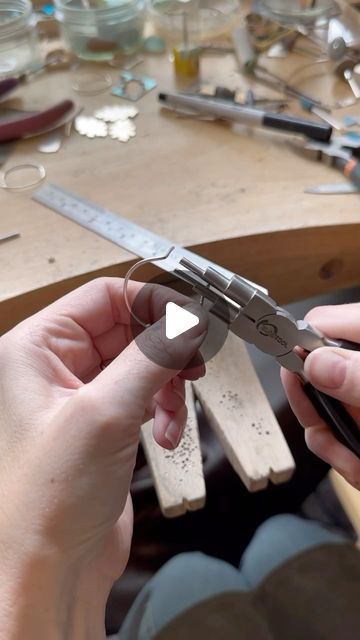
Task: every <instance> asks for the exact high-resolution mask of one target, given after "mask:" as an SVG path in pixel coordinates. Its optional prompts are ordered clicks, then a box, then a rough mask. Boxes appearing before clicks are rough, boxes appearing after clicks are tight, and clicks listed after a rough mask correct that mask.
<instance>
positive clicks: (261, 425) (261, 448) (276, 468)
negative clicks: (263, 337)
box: [194, 333, 295, 491]
mask: <svg viewBox="0 0 360 640" xmlns="http://www.w3.org/2000/svg"><path fill="white" fill-rule="evenodd" d="M206 368H207V374H206V376H205V377H204V378H202V379H201V380H198V381H196V382H195V383H194V388H195V393H196V395H197V396H198V397H199V399H200V401H201V403H202V406H203V409H204V412H205V414H206V416H207V418H208V420H209V423H210V425H211V427H212V428H213V429H214V430H215V432H216V433H217V435H218V438H219V440H220V441H221V443H222V445H223V448H224V451H225V453H226V455H227V457H228V459H229V461H230V463H231V464H232V466H233V467H234V469H235V471H236V472H237V473H238V474H239V476H240V478H241V479H242V481H243V482H244V484H245V485H246V487H247V488H248V489H249V491H257V490H259V489H263V488H265V487H266V486H267V484H268V481H269V480H271V481H272V482H274V483H280V482H285V481H286V480H288V479H289V478H290V477H291V475H292V473H293V471H294V468H295V462H294V459H293V457H292V455H291V452H290V450H289V447H288V445H287V443H286V441H285V438H284V436H283V434H282V431H281V429H280V427H279V424H278V422H277V420H276V418H275V416H274V413H273V411H272V409H271V407H270V404H269V402H268V400H267V398H266V396H265V393H264V391H263V388H262V386H261V384H260V382H259V379H258V377H257V375H256V372H255V370H254V367H253V364H252V362H251V360H250V357H249V355H248V352H247V350H246V347H245V345H244V343H243V342H242V340H240V339H239V338H237V337H236V336H234V335H233V334H231V333H229V335H228V338H227V340H226V343H225V345H224V346H223V348H222V349H221V350H220V351H219V353H218V354H217V355H216V356H215V358H214V359H213V360H211V361H210V362H209V363H207V365H206Z"/></svg>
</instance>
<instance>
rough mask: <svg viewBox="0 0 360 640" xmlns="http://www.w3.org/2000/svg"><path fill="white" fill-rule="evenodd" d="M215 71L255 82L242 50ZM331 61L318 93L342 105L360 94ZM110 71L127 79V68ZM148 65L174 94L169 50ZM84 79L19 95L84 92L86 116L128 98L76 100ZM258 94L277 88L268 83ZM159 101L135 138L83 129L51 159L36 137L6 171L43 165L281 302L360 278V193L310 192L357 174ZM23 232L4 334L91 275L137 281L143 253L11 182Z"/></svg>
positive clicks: (48, 77)
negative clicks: (245, 69) (337, 75)
mask: <svg viewBox="0 0 360 640" xmlns="http://www.w3.org/2000/svg"><path fill="white" fill-rule="evenodd" d="M308 61H309V59H308V58H306V57H304V56H297V57H296V56H294V57H293V58H292V59H291V60H289V59H288V60H285V61H284V60H277V61H272V68H273V69H276V70H277V71H279V72H280V73H282V74H283V75H285V76H286V75H287V76H291V69H292V68H293V66H294V65H295V66H297V67H298V66H299V65H303V64H306V63H307V62H308ZM91 68H93V67H91ZM84 69H86V67H84ZM202 69H203V78H204V80H206V81H209V82H212V83H214V84H221V85H228V86H233V87H235V86H240V87H243V88H246V87H247V86H248V82H247V81H246V80H245V79H243V78H242V77H241V76H240V74H239V73H238V71H237V63H236V61H235V59H234V57H233V56H232V55H226V56H215V55H213V54H212V55H211V56H210V55H209V56H208V57H207V58H204V60H203V67H202ZM314 69H315V71H317V69H316V68H315V67H312V68H310V70H309V73H310V72H311V73H314ZM318 69H319V70H318V71H317V73H318V74H319V75H318V77H317V78H316V79H315V80H314V81H306V82H304V83H303V84H302V87H303V88H304V90H305V89H306V90H307V91H308V92H310V91H311V90H312V91H313V93H315V94H316V95H319V92H324V91H326V92H327V93H328V94H329V95H327V98H328V99H332V98H333V97H335V96H336V97H338V94H339V90H340V91H341V90H342V91H343V92H345V93H346V92H347V89H346V87H342V86H340V85H339V82H340V81H337V82H335V81H332V80H329V79H328V78H327V77H326V76H325V75H324V68H323V66H322V65H320V66H319V67H318ZM81 70H83V67H81ZM99 70H102V68H100V69H99ZM106 71H107V72H109V68H108V67H107V68H106ZM110 72H111V74H112V76H113V78H114V81H116V76H117V73H118V72H117V71H116V70H114V69H110ZM135 72H136V73H138V74H141V73H144V74H146V75H149V76H152V77H154V78H156V79H157V81H158V86H159V87H160V88H162V89H169V88H171V87H172V85H173V80H172V68H171V65H170V63H169V61H168V59H167V57H166V56H164V57H163V58H162V57H157V56H155V57H151V56H148V57H147V58H146V59H145V61H144V63H142V64H141V65H139V66H138V67H136V69H135V70H134V73H135ZM77 73H78V72H76V74H77ZM72 82H73V75H72V74H71V73H69V72H66V71H65V72H52V73H44V74H43V75H40V76H38V77H37V78H35V79H34V80H33V81H31V82H30V83H29V84H27V85H23V86H22V87H21V89H20V90H19V91H18V93H17V95H16V101H15V100H14V101H13V103H14V104H17V105H18V104H19V103H20V102H19V101H21V104H22V106H23V107H24V108H29V109H36V108H37V107H40V106H41V105H45V104H47V105H48V104H51V103H54V102H55V101H56V100H58V99H61V98H67V97H72V98H73V99H75V100H76V101H77V102H78V103H81V104H82V105H84V106H85V113H92V111H93V110H94V109H95V108H97V107H100V106H104V105H108V104H118V103H119V99H118V98H115V97H113V96H111V95H110V94H109V92H107V93H103V94H101V95H98V96H96V97H83V96H79V95H76V94H75V93H74V91H73V89H72ZM256 92H257V94H260V95H262V96H263V95H275V94H271V92H269V90H268V89H265V88H264V87H261V86H260V85H258V86H256ZM156 95H157V90H155V91H153V92H151V93H149V94H148V95H147V96H146V97H144V98H142V99H141V100H140V101H139V102H138V103H137V105H138V107H139V109H140V114H139V116H138V118H137V136H136V138H135V139H133V140H131V141H130V142H128V143H127V144H123V143H120V142H116V141H113V140H110V139H105V140H103V139H97V140H89V139H87V138H83V137H81V136H79V135H78V134H77V133H75V132H73V134H72V136H71V138H70V139H66V140H65V141H64V145H63V147H62V149H61V150H60V152H59V153H57V154H54V155H45V154H41V153H39V152H38V151H37V150H36V144H37V140H36V139H31V140H27V141H22V142H20V143H18V145H17V147H16V149H15V151H14V152H13V154H12V156H11V157H10V158H9V160H8V162H7V164H6V165H5V168H6V167H9V166H11V165H13V164H17V163H19V162H23V161H35V162H41V163H42V164H43V165H44V166H45V167H46V171H47V180H48V181H49V182H54V183H56V184H59V185H62V186H63V187H65V188H67V189H70V190H72V191H74V192H76V193H78V194H80V195H82V196H84V197H86V198H89V199H90V200H93V201H94V202H97V203H99V204H100V205H102V206H104V207H107V208H109V209H111V210H113V211H115V212H119V213H121V214H122V215H123V216H127V217H128V218H130V219H131V220H134V221H136V222H137V223H139V224H141V225H143V226H146V227H148V228H150V229H152V230H154V231H155V232H157V233H160V234H162V235H164V236H167V237H168V238H170V239H172V240H173V241H174V242H177V243H181V244H184V245H186V246H188V247H192V248H193V249H194V250H195V251H197V252H199V253H201V254H203V255H205V256H207V257H208V258H210V259H212V260H215V261H216V262H219V263H221V264H223V265H225V266H226V267H229V268H231V269H232V270H236V271H238V272H239V273H241V274H243V275H244V276H246V277H248V278H250V279H252V280H254V281H257V282H260V283H262V284H264V285H265V286H266V287H268V288H269V290H270V292H271V294H272V295H273V297H275V298H277V299H278V300H279V302H281V303H285V302H288V301H290V300H295V299H299V298H302V297H305V296H310V295H312V294H317V293H320V292H325V291H329V290H332V289H336V288H340V287H344V286H347V285H351V284H354V283H358V282H359V280H360V260H359V242H360V206H359V205H360V200H359V196H358V195H347V196H314V195H308V194H305V193H304V188H305V187H306V186H309V185H313V184H317V183H323V182H336V181H341V180H343V178H342V177H341V176H340V174H338V173H337V172H336V171H335V170H333V169H331V168H328V167H327V166H325V165H323V164H321V163H317V162H315V161H313V160H312V159H308V158H306V157H303V156H302V155H299V154H298V153H296V152H295V151H294V149H293V148H291V146H290V145H289V137H288V136H285V135H280V134H276V133H275V134H274V133H272V132H268V131H264V130H257V131H255V130H248V129H246V128H244V127H240V126H236V127H230V126H229V125H227V124H225V123H213V122H201V121H197V120H193V119H187V118H178V117H176V116H175V115H174V114H173V113H171V112H166V111H164V110H161V109H160V107H159V105H158V103H157V99H156ZM340 113H341V116H342V115H343V114H344V112H343V111H342V112H340ZM10 231H18V232H20V233H21V238H20V239H19V240H15V241H13V242H9V243H7V244H3V245H1V246H0V273H1V279H0V333H2V332H4V331H5V330H7V329H8V328H9V327H11V326H12V325H13V324H14V323H16V322H18V321H19V320H20V319H22V318H24V317H25V316H28V315H29V314H31V313H32V312H34V311H35V310H36V309H39V308H40V307H42V306H43V305H45V304H47V303H48V302H50V301H51V300H53V299H55V298H57V297H58V296H60V295H61V294H63V293H64V292H66V291H68V290H70V289H72V288H74V287H75V286H77V285H79V284H80V283H82V282H85V281H87V280H90V279H92V278H94V277H96V276H98V275H104V274H107V275H124V274H125V272H126V270H127V269H128V266H129V263H130V262H131V261H133V259H134V257H133V256H132V255H130V254H129V253H127V252H126V251H124V250H122V249H121V248H119V247H117V246H115V245H114V244H112V243H110V242H108V241H106V240H103V239H101V238H99V237H97V236H96V235H94V234H92V233H91V232H89V231H86V230H84V229H82V228H80V227H78V226H77V225H75V224H74V223H72V222H70V221H68V220H65V219H63V218H62V217H61V216H59V215H57V214H55V213H53V212H51V211H49V210H47V209H46V208H44V207H42V206H40V205H39V204H36V203H35V202H33V201H32V200H31V193H29V192H26V193H19V192H17V193H14V192H7V191H6V190H1V189H0V235H2V234H5V233H7V232H10Z"/></svg>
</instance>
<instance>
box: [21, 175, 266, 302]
mask: <svg viewBox="0 0 360 640" xmlns="http://www.w3.org/2000/svg"><path fill="white" fill-rule="evenodd" d="M32 199H33V200H35V201H36V202H39V203H40V204H42V205H45V206H46V207H48V208H49V209H52V210H53V211H56V213H60V214H61V215H62V216H65V218H68V219H69V220H72V221H73V222H76V223H77V224H79V225H81V226H82V227H85V228H86V229H89V230H90V231H93V232H94V233H97V234H98V235H99V236H101V237H102V238H106V240H110V241H111V242H114V243H115V244H117V245H118V246H120V247H122V248H123V249H127V250H128V251H130V252H131V253H133V254H134V255H135V256H138V257H140V258H153V257H156V256H163V255H166V253H167V252H168V251H169V249H170V248H171V247H174V249H173V251H172V252H171V254H170V255H169V257H168V258H167V259H166V260H161V262H158V263H156V262H154V264H157V266H159V267H160V268H161V269H163V270H164V271H169V272H170V273H173V272H174V271H175V269H176V270H177V275H180V274H179V272H178V271H179V270H184V268H183V267H182V266H181V265H180V260H181V259H182V258H188V259H189V260H192V261H193V262H196V264H197V265H199V266H200V267H202V268H204V269H205V268H206V267H210V266H212V267H214V268H216V269H217V270H218V271H220V272H221V273H222V274H223V275H224V276H226V277H228V278H229V277H232V276H233V275H234V274H233V273H232V272H231V271H228V270H227V269H225V268H224V267H221V266H219V265H217V264H215V263H213V262H211V261H210V260H207V259H206V258H202V257H201V256H198V255H197V254H196V253H193V252H192V251H189V250H188V249H184V247H181V246H180V245H177V244H174V243H173V242H170V240H167V239H166V238H163V237H161V236H159V235H157V234H156V233H153V232H152V231H150V230H149V229H145V228H144V227H141V226H139V225H138V224H135V223H134V222H131V221H130V220H128V219H127V218H123V217H122V216H120V215H118V214H117V213H113V212H112V211H109V210H108V209H104V208H103V207H101V206H99V205H97V204H95V203H93V202H90V201H89V200H86V199H85V198H82V197H80V196H78V195H76V194H74V193H71V192H70V191H67V190H66V189H63V188H62V187H60V186H58V185H54V184H46V185H44V186H42V187H41V188H40V189H38V190H37V191H35V192H34V193H33V195H32ZM248 282H249V281H248ZM251 284H253V283H251ZM255 286H256V287H257V288H258V289H261V290H262V291H264V292H265V293H266V289H264V288H263V287H260V286H259V285H255Z"/></svg>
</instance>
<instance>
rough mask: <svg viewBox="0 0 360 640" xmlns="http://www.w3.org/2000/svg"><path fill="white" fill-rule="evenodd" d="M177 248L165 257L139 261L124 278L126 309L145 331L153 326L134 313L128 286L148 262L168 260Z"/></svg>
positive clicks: (171, 249) (171, 248)
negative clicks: (136, 273) (133, 276)
mask: <svg viewBox="0 0 360 640" xmlns="http://www.w3.org/2000/svg"><path fill="white" fill-rule="evenodd" d="M174 249H175V247H170V249H169V251H168V252H167V253H166V254H165V255H163V256H157V257H156V256H154V257H153V258H145V259H144V260H139V262H136V263H135V264H133V266H132V267H131V268H130V269H129V271H128V272H127V274H126V276H125V278H124V301H125V304H126V308H127V310H128V312H129V314H130V316H131V317H132V318H133V319H134V320H135V322H137V324H140V325H141V326H142V327H144V328H145V329H147V328H148V327H150V326H151V325H150V324H148V323H146V322H144V321H143V320H141V318H139V316H137V315H136V313H134V311H133V310H132V308H131V304H130V302H129V296H128V285H129V280H130V278H131V276H132V275H133V273H134V272H135V271H136V270H137V269H139V268H140V267H142V266H143V265H144V264H147V263H148V262H160V261H161V260H166V258H168V257H169V255H170V253H171V252H172V251H174Z"/></svg>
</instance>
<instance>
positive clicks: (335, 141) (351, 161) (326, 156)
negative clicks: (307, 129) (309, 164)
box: [305, 135, 360, 189]
mask: <svg viewBox="0 0 360 640" xmlns="http://www.w3.org/2000/svg"><path fill="white" fill-rule="evenodd" d="M305 149H306V150H308V151H315V152H317V155H318V158H319V159H320V160H322V161H326V162H327V163H328V164H330V165H331V166H333V167H335V168H336V169H338V170H339V171H341V173H343V174H344V176H345V177H346V178H348V180H350V182H352V184H353V185H355V187H357V189H360V162H359V160H358V158H357V157H356V156H357V155H359V151H360V140H359V138H358V137H356V138H353V137H352V136H351V135H348V136H346V135H344V136H334V137H332V138H331V140H330V142H329V143H326V144H323V143H321V142H319V143H318V142H317V141H313V140H311V141H309V142H307V143H306V145H305Z"/></svg>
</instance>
